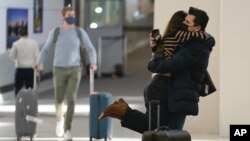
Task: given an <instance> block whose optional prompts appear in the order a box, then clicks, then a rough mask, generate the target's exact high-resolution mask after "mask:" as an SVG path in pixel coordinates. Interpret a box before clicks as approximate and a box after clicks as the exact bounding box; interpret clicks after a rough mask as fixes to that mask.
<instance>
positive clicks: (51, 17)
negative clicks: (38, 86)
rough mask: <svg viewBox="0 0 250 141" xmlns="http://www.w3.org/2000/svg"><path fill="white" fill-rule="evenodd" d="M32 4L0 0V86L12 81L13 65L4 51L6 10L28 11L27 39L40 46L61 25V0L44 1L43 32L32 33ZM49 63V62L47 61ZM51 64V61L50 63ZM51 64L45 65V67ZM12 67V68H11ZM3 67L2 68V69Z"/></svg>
mask: <svg viewBox="0 0 250 141" xmlns="http://www.w3.org/2000/svg"><path fill="white" fill-rule="evenodd" d="M33 2H34V0H0V17H1V18H0V23H1V26H0V58H1V59H0V66H1V67H0V76H1V79H0V86H3V85H6V84H11V83H13V81H14V64H13V63H11V61H10V59H9V57H8V56H9V51H7V50H6V32H7V26H6V23H7V12H6V11H7V9H8V8H27V9H28V26H29V27H28V32H29V37H30V38H33V39H35V40H37V41H38V42H39V44H40V45H43V44H44V42H45V41H46V38H47V35H48V33H49V31H50V30H51V29H52V28H53V27H56V26H58V25H60V24H61V21H62V20H61V9H62V7H63V3H64V1H63V0H44V8H43V9H44V13H43V32H42V33H36V34H35V33H33ZM47 61H48V62H49V60H48V59H47ZM50 62H51V61H50ZM48 64H51V63H46V65H48ZM12 65H13V66H12ZM2 66H4V67H2Z"/></svg>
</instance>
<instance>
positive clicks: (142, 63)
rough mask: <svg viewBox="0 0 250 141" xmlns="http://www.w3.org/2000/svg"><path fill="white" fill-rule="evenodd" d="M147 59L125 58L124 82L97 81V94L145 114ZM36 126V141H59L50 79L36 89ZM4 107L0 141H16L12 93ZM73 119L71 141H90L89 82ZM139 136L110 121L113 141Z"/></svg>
mask: <svg viewBox="0 0 250 141" xmlns="http://www.w3.org/2000/svg"><path fill="white" fill-rule="evenodd" d="M149 58H150V50H149V49H148V48H141V49H138V50H137V51H134V52H133V53H131V54H130V55H129V56H128V75H127V76H126V77H123V78H118V77H115V76H113V77H108V78H98V79H96V83H95V90H96V91H106V92H111V93H112V95H113V100H116V99H118V98H120V97H123V98H124V99H125V100H126V101H127V102H128V103H129V105H130V106H131V107H132V108H136V109H139V110H141V111H145V108H144V103H143V97H142V94H143V89H144V87H145V86H146V85H147V83H148V81H149V80H150V77H151V76H150V73H149V72H148V71H147V70H146V63H147V61H148V60H149ZM38 96H39V117H38V118H39V120H38V121H39V123H38V128H37V137H36V140H37V141H61V140H63V138H57V137H56V135H55V116H54V95H53V87H52V81H51V79H49V80H46V81H42V82H41V84H40V86H39V88H38ZM3 100H4V103H3V104H2V105H0V141H14V140H16V134H15V124H14V111H15V105H14V97H13V92H9V93H5V94H3ZM76 103H77V104H76V109H75V116H74V120H73V123H72V124H73V125H72V131H71V133H72V136H73V139H74V141H88V140H89V130H88V127H89V116H88V112H89V83H88V78H85V79H83V80H82V82H81V86H80V89H79V93H78V98H77V102H76ZM191 135H192V140H193V141H227V140H228V139H224V138H220V137H219V136H218V135H214V134H195V133H191ZM141 136H142V135H141V134H139V133H136V132H133V131H131V130H129V129H126V128H122V127H121V126H120V122H119V121H118V120H116V119H113V120H112V140H113V141H141ZM23 139H24V140H28V138H23Z"/></svg>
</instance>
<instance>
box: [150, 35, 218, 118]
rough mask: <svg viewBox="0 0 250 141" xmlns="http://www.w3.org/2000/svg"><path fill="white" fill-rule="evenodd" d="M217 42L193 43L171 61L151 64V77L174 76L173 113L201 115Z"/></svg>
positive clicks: (158, 60)
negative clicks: (201, 99)
mask: <svg viewBox="0 0 250 141" xmlns="http://www.w3.org/2000/svg"><path fill="white" fill-rule="evenodd" d="M214 45H215V40H214V38H213V37H210V38H209V39H208V40H199V39H193V40H191V41H188V42H186V43H184V44H182V45H181V46H180V48H179V50H178V51H177V52H176V53H175V54H174V56H173V57H172V58H170V59H162V58H155V59H153V60H151V61H150V62H149V63H148V70H149V71H151V72H152V73H172V76H171V78H170V79H171V81H172V83H171V84H170V86H166V87H169V92H168V106H169V110H170V111H171V112H173V113H180V114H186V115H198V112H199V109H198V102H199V95H200V91H201V83H202V80H203V79H204V77H205V72H206V70H207V66H208V62H209V56H210V52H211V51H212V47H213V46H214Z"/></svg>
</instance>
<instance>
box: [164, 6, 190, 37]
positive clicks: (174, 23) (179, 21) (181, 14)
mask: <svg viewBox="0 0 250 141" xmlns="http://www.w3.org/2000/svg"><path fill="white" fill-rule="evenodd" d="M186 16H187V13H186V12H185V11H182V10H181V11H177V12H175V13H174V15H173V16H172V17H171V19H170V20H169V22H168V25H167V28H166V30H165V32H164V36H165V35H166V34H169V33H171V32H173V31H178V30H184V31H186V30H187V25H185V24H184V23H183V21H184V20H185V17H186Z"/></svg>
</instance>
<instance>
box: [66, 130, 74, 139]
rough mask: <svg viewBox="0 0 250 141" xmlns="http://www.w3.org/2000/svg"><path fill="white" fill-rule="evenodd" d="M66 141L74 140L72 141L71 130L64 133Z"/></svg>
mask: <svg viewBox="0 0 250 141" xmlns="http://www.w3.org/2000/svg"><path fill="white" fill-rule="evenodd" d="M64 140H65V141H73V140H72V136H71V135H70V132H69V130H66V131H65V133H64Z"/></svg>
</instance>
